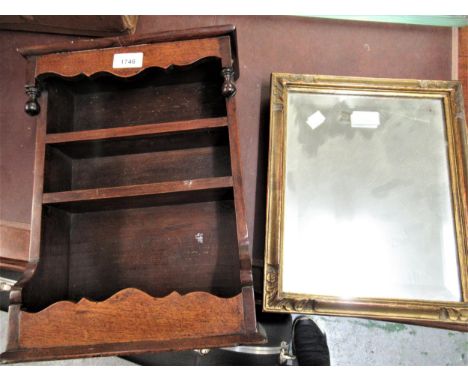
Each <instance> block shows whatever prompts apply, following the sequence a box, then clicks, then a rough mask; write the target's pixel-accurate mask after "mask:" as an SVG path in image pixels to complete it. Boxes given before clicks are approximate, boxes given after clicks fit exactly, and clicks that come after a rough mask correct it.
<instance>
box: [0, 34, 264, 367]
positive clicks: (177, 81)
mask: <svg viewBox="0 0 468 382" xmlns="http://www.w3.org/2000/svg"><path fill="white" fill-rule="evenodd" d="M19 51H20V53H21V54H22V55H23V56H24V57H25V58H27V59H28V60H29V62H30V63H31V65H30V67H31V73H34V74H33V76H31V79H30V80H29V83H30V84H37V83H39V82H40V84H41V86H40V88H39V87H38V86H37V85H28V86H27V87H26V92H27V94H28V97H29V100H28V103H27V106H26V108H25V110H26V112H27V113H28V114H29V115H37V114H38V113H39V111H40V114H39V116H38V118H37V119H36V122H35V123H36V154H35V155H36V156H35V170H34V192H33V206H32V220H31V221H32V223H31V239H30V252H29V262H28V264H27V266H26V270H25V271H24V273H23V276H22V278H21V279H20V281H19V282H18V283H17V284H16V285H14V286H13V287H12V292H11V293H10V306H9V332H8V344H7V350H6V352H5V353H3V354H1V356H0V359H1V361H2V362H19V361H34V360H49V359H65V358H76V357H90V356H102V355H119V354H134V353H142V352H155V351H168V350H185V349H201V348H210V347H225V346H234V345H237V344H247V343H261V342H264V341H265V340H264V338H263V337H262V336H261V335H260V334H259V333H258V331H257V326H256V318H255V301H254V292H253V281H252V270H251V254H250V252H249V236H248V232H247V224H246V217H245V208H244V200H243V187H242V176H241V170H240V169H241V166H240V158H239V151H240V147H239V140H238V131H237V121H236V112H235V110H236V107H235V97H234V94H235V92H236V88H235V85H234V79H235V77H237V76H238V75H239V71H238V66H239V64H238V60H237V50H236V34H235V28H234V27H233V26H216V27H210V28H201V29H193V30H185V31H177V32H164V33H159V34H153V35H141V36H131V37H118V38H117V37H116V38H105V39H98V40H90V41H83V40H82V41H78V42H76V43H69V44H61V45H54V46H39V47H32V48H25V49H20V50H19ZM138 57H140V58H142V60H141V61H135V60H136V59H137V58H138ZM220 73H222V76H220ZM39 95H41V106H42V110H41V107H40V106H39V104H38V102H37V98H38V97H39Z"/></svg>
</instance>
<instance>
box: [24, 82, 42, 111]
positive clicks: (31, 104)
mask: <svg viewBox="0 0 468 382" xmlns="http://www.w3.org/2000/svg"><path fill="white" fill-rule="evenodd" d="M25 88H26V94H27V96H28V97H29V99H28V100H27V101H26V104H25V105H24V111H25V112H26V114H28V115H30V116H32V117H34V116H35V115H38V114H39V113H40V112H41V106H40V105H39V103H38V102H37V98H38V97H39V96H40V95H41V91H40V89H39V88H38V87H37V86H35V85H26V86H25Z"/></svg>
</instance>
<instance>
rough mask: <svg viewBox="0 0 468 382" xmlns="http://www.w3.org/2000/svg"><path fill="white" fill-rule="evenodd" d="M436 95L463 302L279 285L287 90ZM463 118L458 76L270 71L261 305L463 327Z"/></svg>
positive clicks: (467, 275) (466, 189) (466, 278)
mask: <svg viewBox="0 0 468 382" xmlns="http://www.w3.org/2000/svg"><path fill="white" fill-rule="evenodd" d="M291 89H294V90H301V91H302V92H313V93H332V94H356V93H358V94H361V95H363V94H366V95H386V96H398V97H405V96H406V97H412V98H428V97H429V98H439V99H441V100H442V101H443V104H444V110H445V125H446V134H447V140H448V157H449V166H450V178H451V191H452V205H453V211H454V222H455V229H456V239H457V250H458V260H459V268H460V280H461V289H462V299H463V301H462V302H455V303H454V302H432V301H430V302H428V301H421V300H398V299H371V298H355V299H352V300H347V299H342V298H337V297H330V296H318V295H303V294H292V293H284V292H283V291H282V279H281V272H282V263H283V256H284V253H283V216H284V215H283V212H284V183H285V182H284V179H285V172H284V169H285V150H286V142H285V137H286V134H285V132H286V115H287V110H288V105H287V100H288V91H289V90H291ZM467 147H468V141H467V134H466V120H465V114H464V110H463V96H462V89H461V85H460V83H459V82H457V81H420V80H395V79H374V78H358V77H334V76H318V75H295V74H285V73H273V74H272V77H271V110H270V146H269V164H268V200H267V224H266V244H265V281H264V299H263V309H264V311H267V312H289V313H305V314H324V315H337V316H352V317H365V318H372V319H382V320H391V321H399V322H409V323H416V324H424V325H429V326H438V327H444V328H448V329H455V330H462V331H468V227H467V224H468V200H467V199H468V184H467V174H468V170H467V169H468V165H467V157H466V155H467V153H466V149H467Z"/></svg>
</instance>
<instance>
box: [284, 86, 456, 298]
mask: <svg viewBox="0 0 468 382" xmlns="http://www.w3.org/2000/svg"><path fill="white" fill-rule="evenodd" d="M318 111H319V112H320V115H322V116H323V117H324V118H317V117H313V118H312V122H314V121H315V122H317V121H320V124H319V125H320V128H316V127H318V125H317V126H315V125H313V126H315V128H311V127H312V126H310V123H309V119H310V118H311V117H310V116H314V115H317V114H315V113H317V112H318ZM363 111H366V112H364V113H362V112H363ZM356 113H357V114H356ZM353 115H354V117H353ZM356 116H357V117H356ZM356 118H357V120H356ZM353 122H354V125H355V126H357V127H359V126H360V127H361V128H351V129H350V126H351V127H354V126H353ZM377 127H378V128H377ZM444 130H445V126H444V111H443V106H442V102H441V101H440V100H438V99H415V98H406V97H400V98H396V97H383V96H380V97H379V96H359V95H353V96H343V95H333V94H315V93H302V92H299V91H297V92H296V91H294V92H290V93H289V95H288V115H287V127H286V135H287V140H286V142H287V147H286V177H285V185H284V187H285V189H284V191H285V199H284V232H283V260H282V269H281V275H280V276H281V278H282V292H286V293H288V292H289V293H299V294H307V295H323V296H336V297H340V298H343V299H348V298H353V297H370V298H396V299H412V300H413V299H415V300H430V301H439V300H444V301H460V300H461V289H460V279H459V271H458V260H457V249H456V248H457V247H456V241H455V233H454V232H455V230H454V223H453V213H452V206H451V196H450V195H451V194H450V181H449V171H448V159H447V151H446V138H445V131H444Z"/></svg>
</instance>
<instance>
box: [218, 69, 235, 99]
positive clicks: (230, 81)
mask: <svg viewBox="0 0 468 382" xmlns="http://www.w3.org/2000/svg"><path fill="white" fill-rule="evenodd" d="M221 75H222V76H223V77H224V82H223V86H222V88H221V93H222V94H223V96H225V97H232V96H233V95H234V94H236V91H237V88H236V84H235V83H234V69H232V68H231V67H228V68H223V69H222V70H221Z"/></svg>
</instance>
